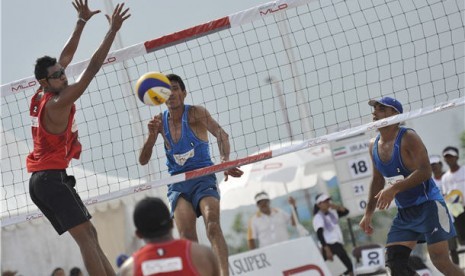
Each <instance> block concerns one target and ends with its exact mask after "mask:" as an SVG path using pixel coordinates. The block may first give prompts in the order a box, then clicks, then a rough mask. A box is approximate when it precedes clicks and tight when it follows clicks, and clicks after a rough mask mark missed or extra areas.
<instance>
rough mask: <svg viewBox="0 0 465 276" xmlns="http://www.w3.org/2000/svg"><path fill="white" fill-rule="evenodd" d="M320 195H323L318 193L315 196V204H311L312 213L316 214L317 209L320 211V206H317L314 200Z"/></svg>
mask: <svg viewBox="0 0 465 276" xmlns="http://www.w3.org/2000/svg"><path fill="white" fill-rule="evenodd" d="M322 195H323V193H319V194H317V195H316V197H315V204H313V215H316V213H318V211H320V207H318V204H316V200H317V199H318V198H319V197H320V196H322Z"/></svg>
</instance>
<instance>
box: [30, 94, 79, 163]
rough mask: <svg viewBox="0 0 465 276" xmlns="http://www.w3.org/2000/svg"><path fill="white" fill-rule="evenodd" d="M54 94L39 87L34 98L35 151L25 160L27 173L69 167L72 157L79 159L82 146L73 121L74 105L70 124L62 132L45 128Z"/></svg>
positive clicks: (32, 110)
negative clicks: (45, 114) (55, 132)
mask: <svg viewBox="0 0 465 276" xmlns="http://www.w3.org/2000/svg"><path fill="white" fill-rule="evenodd" d="M52 96H53V94H52V93H45V92H43V91H42V90H41V89H39V90H38V91H37V92H36V94H35V95H34V96H33V97H32V100H31V106H30V109H29V114H30V116H31V123H32V139H33V141H34V150H33V151H32V152H31V153H29V155H28V156H27V159H26V167H27V171H28V172H36V171H43V170H61V169H66V168H67V167H68V165H69V162H70V161H71V159H73V158H75V159H79V155H80V154H81V149H82V146H81V143H80V142H79V140H78V131H77V127H76V124H75V122H74V114H75V113H76V107H75V106H74V105H73V107H72V108H71V112H70V114H69V118H68V126H67V127H66V130H65V131H64V132H63V133H61V134H51V133H48V132H47V131H46V130H45V128H44V127H42V125H41V122H42V117H43V116H44V115H43V114H44V110H45V104H46V103H47V101H48V100H50V98H51V97H52Z"/></svg>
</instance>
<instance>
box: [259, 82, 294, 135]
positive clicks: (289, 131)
mask: <svg viewBox="0 0 465 276" xmlns="http://www.w3.org/2000/svg"><path fill="white" fill-rule="evenodd" d="M266 82H267V83H269V84H271V87H273V86H274V89H275V90H276V96H277V97H278V100H279V106H280V109H281V113H282V114H283V118H284V123H285V124H286V129H287V134H288V136H289V139H290V140H291V141H293V140H294V135H293V134H292V128H291V123H290V122H289V114H288V113H287V105H286V99H285V98H284V94H283V91H282V89H281V86H280V85H279V82H278V81H276V79H275V78H274V77H273V76H270V77H269V78H268V79H266Z"/></svg>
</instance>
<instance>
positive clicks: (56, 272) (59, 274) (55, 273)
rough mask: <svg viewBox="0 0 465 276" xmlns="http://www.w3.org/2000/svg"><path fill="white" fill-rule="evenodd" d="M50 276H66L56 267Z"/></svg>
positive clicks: (61, 269) (62, 270)
mask: <svg viewBox="0 0 465 276" xmlns="http://www.w3.org/2000/svg"><path fill="white" fill-rule="evenodd" d="M52 276H66V274H65V270H64V269H63V268H61V267H57V268H55V269H54V270H53V271H52Z"/></svg>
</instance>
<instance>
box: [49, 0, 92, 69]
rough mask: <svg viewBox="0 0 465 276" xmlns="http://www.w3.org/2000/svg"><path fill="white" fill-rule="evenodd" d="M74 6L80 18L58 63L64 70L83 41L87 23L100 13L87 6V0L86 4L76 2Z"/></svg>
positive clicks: (78, 0)
mask: <svg viewBox="0 0 465 276" xmlns="http://www.w3.org/2000/svg"><path fill="white" fill-rule="evenodd" d="M73 6H74V8H75V9H76V11H77V13H78V18H77V22H76V27H75V28H74V31H73V33H72V34H71V37H70V38H69V39H68V41H67V42H66V44H65V46H64V47H63V50H62V52H61V54H60V57H59V59H58V63H60V64H61V66H63V68H66V67H68V65H69V64H70V63H71V61H72V60H73V57H74V53H75V52H76V49H77V47H78V44H79V40H80V39H81V34H82V30H83V29H84V26H85V25H86V23H87V21H89V20H90V19H91V18H92V16H94V15H95V14H97V13H100V10H95V11H91V10H90V9H89V6H88V5H87V0H85V2H84V3H83V1H82V0H75V1H74V2H73Z"/></svg>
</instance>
